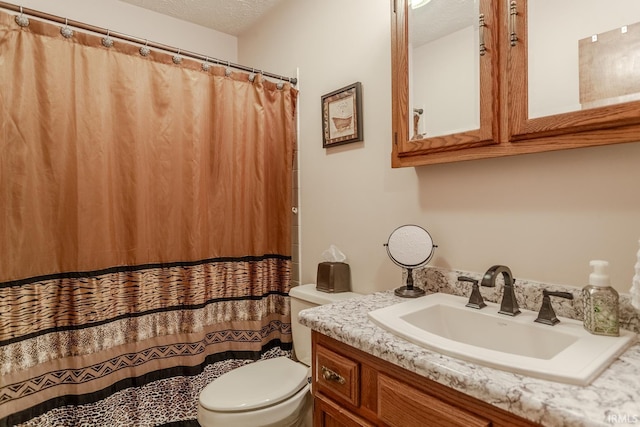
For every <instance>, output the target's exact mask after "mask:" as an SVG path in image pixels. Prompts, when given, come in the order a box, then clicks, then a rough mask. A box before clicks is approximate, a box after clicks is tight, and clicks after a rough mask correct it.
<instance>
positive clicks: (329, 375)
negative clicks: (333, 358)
mask: <svg viewBox="0 0 640 427" xmlns="http://www.w3.org/2000/svg"><path fill="white" fill-rule="evenodd" d="M320 369H321V370H322V377H323V378H324V379H325V380H326V381H335V382H337V383H338V384H344V383H345V382H346V381H345V380H344V378H343V377H342V376H341V375H340V374H338V373H336V372H334V371H332V370H331V369H329V368H327V367H326V366H323V367H322V368H320Z"/></svg>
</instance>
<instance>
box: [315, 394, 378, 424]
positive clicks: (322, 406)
mask: <svg viewBox="0 0 640 427" xmlns="http://www.w3.org/2000/svg"><path fill="white" fill-rule="evenodd" d="M313 425H314V426H315V427H369V426H370V427H373V426H374V424H371V423H370V422H368V421H366V420H364V419H362V418H360V417H358V416H357V415H355V414H353V413H351V412H349V411H348V410H346V409H345V408H343V407H341V406H338V405H337V404H336V403H334V402H332V401H330V400H325V399H323V398H320V397H316V398H315V399H314V408H313Z"/></svg>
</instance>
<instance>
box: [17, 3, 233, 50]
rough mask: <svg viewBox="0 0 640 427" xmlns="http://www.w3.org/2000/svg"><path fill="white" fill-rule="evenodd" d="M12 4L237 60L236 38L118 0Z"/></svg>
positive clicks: (172, 45)
mask: <svg viewBox="0 0 640 427" xmlns="http://www.w3.org/2000/svg"><path fill="white" fill-rule="evenodd" d="M11 3H14V4H16V5H18V6H22V7H25V8H30V9H35V10H39V11H42V12H45V13H49V14H52V15H56V16H60V17H62V18H68V19H70V20H74V21H79V22H84V23H86V24H90V25H95V26H97V27H101V28H106V29H109V30H111V31H117V32H120V33H123V34H127V35H130V36H134V37H139V38H141V39H148V40H149V41H153V42H157V43H162V44H165V45H167V46H171V47H175V48H180V49H182V50H186V51H190V52H194V53H198V54H202V55H205V56H211V57H213V58H218V59H222V60H227V61H231V62H237V54H238V49H237V48H238V39H237V37H235V36H230V35H229V34H224V33H221V32H219V31H214V30H211V29H209V28H205V27H202V26H200V25H195V24H191V23H188V22H185V21H181V20H179V19H175V18H171V17H169V16H165V15H161V14H159V13H155V12H152V11H150V10H147V9H142V8H140V7H137V6H133V5H131V4H129V3H124V2H121V1H118V0H99V1H98V0H55V1H51V0H20V1H19V2H17V1H16V2H11Z"/></svg>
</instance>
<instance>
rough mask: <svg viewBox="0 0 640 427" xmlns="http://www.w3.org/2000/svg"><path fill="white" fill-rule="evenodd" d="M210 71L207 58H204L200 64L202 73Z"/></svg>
mask: <svg viewBox="0 0 640 427" xmlns="http://www.w3.org/2000/svg"><path fill="white" fill-rule="evenodd" d="M210 69H211V64H209V57H208V56H205V58H204V62H203V63H202V71H209V70H210Z"/></svg>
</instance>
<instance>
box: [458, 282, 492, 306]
mask: <svg viewBox="0 0 640 427" xmlns="http://www.w3.org/2000/svg"><path fill="white" fill-rule="evenodd" d="M458 281H460V282H469V283H471V284H472V287H471V295H470V296H469V302H468V303H467V304H465V306H466V307H471V308H477V309H478V310H479V309H481V308H483V307H486V306H487V304H485V303H484V300H483V299H482V294H480V286H478V280H476V279H474V278H472V277H467V276H460V277H458Z"/></svg>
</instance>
